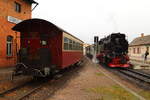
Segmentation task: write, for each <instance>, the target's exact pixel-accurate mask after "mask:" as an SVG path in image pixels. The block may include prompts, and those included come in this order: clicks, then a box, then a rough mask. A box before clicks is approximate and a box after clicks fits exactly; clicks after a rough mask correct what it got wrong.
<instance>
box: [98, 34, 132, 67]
mask: <svg viewBox="0 0 150 100" xmlns="http://www.w3.org/2000/svg"><path fill="white" fill-rule="evenodd" d="M98 46H99V50H100V51H99V54H98V55H97V59H98V60H99V62H100V63H105V64H107V65H108V66H109V67H130V64H129V63H128V61H129V57H128V55H127V53H128V41H127V40H126V37H125V34H122V33H112V34H111V35H109V36H107V37H106V38H103V39H101V40H100V41H99V43H98Z"/></svg>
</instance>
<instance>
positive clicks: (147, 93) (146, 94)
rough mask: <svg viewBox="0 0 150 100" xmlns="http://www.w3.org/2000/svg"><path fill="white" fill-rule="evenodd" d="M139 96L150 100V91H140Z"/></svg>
mask: <svg viewBox="0 0 150 100" xmlns="http://www.w3.org/2000/svg"><path fill="white" fill-rule="evenodd" d="M139 94H140V95H141V96H143V97H144V98H145V99H146V100H150V91H144V90H143V91H140V92H139Z"/></svg>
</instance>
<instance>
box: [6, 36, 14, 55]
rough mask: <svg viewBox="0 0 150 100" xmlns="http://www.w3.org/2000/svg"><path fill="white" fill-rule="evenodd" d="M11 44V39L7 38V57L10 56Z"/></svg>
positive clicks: (10, 37)
mask: <svg viewBox="0 0 150 100" xmlns="http://www.w3.org/2000/svg"><path fill="white" fill-rule="evenodd" d="M12 43H13V37H12V36H7V48H6V49H7V52H6V53H7V54H6V55H7V56H12Z"/></svg>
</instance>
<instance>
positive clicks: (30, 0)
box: [24, 0, 37, 4]
mask: <svg viewBox="0 0 150 100" xmlns="http://www.w3.org/2000/svg"><path fill="white" fill-rule="evenodd" d="M24 1H27V2H29V3H30V4H32V3H35V4H37V2H35V1H34V0H24Z"/></svg>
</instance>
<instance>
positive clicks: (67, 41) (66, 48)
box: [64, 37, 69, 50]
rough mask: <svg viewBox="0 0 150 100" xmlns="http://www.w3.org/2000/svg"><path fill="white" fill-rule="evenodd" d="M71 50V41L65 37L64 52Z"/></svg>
mask: <svg viewBox="0 0 150 100" xmlns="http://www.w3.org/2000/svg"><path fill="white" fill-rule="evenodd" d="M68 49H69V39H68V38H66V37H64V50H68Z"/></svg>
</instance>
